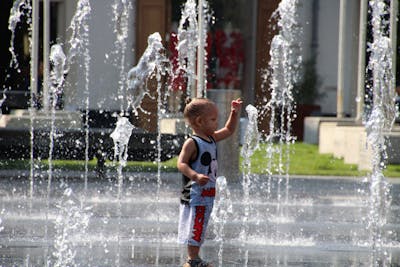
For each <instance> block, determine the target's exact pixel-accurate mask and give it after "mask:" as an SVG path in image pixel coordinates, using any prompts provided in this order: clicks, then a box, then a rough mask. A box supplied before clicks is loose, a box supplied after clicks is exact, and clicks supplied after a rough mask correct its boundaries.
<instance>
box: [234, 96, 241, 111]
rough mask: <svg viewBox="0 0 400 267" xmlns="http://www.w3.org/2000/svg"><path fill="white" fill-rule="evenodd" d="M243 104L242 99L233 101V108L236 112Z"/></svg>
mask: <svg viewBox="0 0 400 267" xmlns="http://www.w3.org/2000/svg"><path fill="white" fill-rule="evenodd" d="M242 103H243V101H242V99H241V98H240V97H239V98H238V99H236V100H232V108H233V109H234V110H238V109H240V107H241V106H242Z"/></svg>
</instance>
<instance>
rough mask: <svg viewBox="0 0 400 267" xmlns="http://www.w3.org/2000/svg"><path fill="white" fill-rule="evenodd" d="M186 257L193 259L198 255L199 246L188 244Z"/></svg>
mask: <svg viewBox="0 0 400 267" xmlns="http://www.w3.org/2000/svg"><path fill="white" fill-rule="evenodd" d="M187 249H188V258H189V259H191V260H193V259H197V258H198V257H199V253H200V247H196V246H191V245H188V248H187Z"/></svg>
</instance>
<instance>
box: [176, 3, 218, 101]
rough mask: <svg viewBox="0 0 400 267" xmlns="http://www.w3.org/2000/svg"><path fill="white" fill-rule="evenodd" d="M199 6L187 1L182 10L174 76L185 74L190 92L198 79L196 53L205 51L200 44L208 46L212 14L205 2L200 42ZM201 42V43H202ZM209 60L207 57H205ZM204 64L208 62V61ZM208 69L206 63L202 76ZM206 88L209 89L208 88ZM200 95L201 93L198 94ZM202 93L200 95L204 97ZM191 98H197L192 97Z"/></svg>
mask: <svg viewBox="0 0 400 267" xmlns="http://www.w3.org/2000/svg"><path fill="white" fill-rule="evenodd" d="M197 15H198V14H197V6H196V1H195V0H187V1H186V2H185V5H184V6H183V8H182V13H181V19H180V21H179V27H178V45H177V50H178V65H179V67H178V69H177V70H176V73H174V75H179V74H180V73H185V74H186V77H187V80H188V82H187V88H188V90H190V88H192V87H193V86H195V81H196V79H197V74H196V51H197V49H205V47H200V43H201V44H204V45H205V46H206V45H207V42H206V39H207V28H208V26H207V25H208V23H209V22H210V21H211V18H212V12H211V10H210V7H209V4H208V2H207V1H203V16H204V20H203V25H202V29H203V34H202V36H203V40H199V38H200V37H199V32H198V27H199V24H198V21H197ZM200 41H201V42H200ZM204 56H205V58H207V55H206V54H205V55H204ZM204 62H207V61H206V60H205V61H204ZM206 68H207V63H205V67H204V68H203V69H204V73H202V74H200V75H203V76H204V77H205V75H206V74H205V71H206ZM204 88H207V87H206V86H205V87H204ZM198 93H199V92H198ZM203 94H204V93H203V92H200V94H199V96H200V95H203ZM191 97H195V96H194V95H192V96H191Z"/></svg>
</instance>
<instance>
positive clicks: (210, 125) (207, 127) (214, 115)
mask: <svg viewBox="0 0 400 267" xmlns="http://www.w3.org/2000/svg"><path fill="white" fill-rule="evenodd" d="M202 128H203V131H204V133H205V134H207V135H213V134H214V132H215V131H216V130H217V128H218V109H217V107H216V106H215V105H213V106H211V107H210V109H209V110H208V111H207V112H206V113H205V114H204V115H203V116H202Z"/></svg>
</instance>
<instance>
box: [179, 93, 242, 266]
mask: <svg viewBox="0 0 400 267" xmlns="http://www.w3.org/2000/svg"><path fill="white" fill-rule="evenodd" d="M241 106H242V100H241V99H240V98H239V99H236V100H233V101H232V103H231V112H230V115H229V118H228V120H227V122H226V124H225V127H223V128H222V129H219V130H217V127H218V109H217V106H216V105H215V103H213V102H212V101H210V100H208V99H206V98H196V99H193V100H191V101H190V102H188V103H187V104H186V107H185V110H184V117H185V119H186V121H187V123H188V124H189V126H190V127H191V128H192V131H193V136H192V137H190V138H188V139H187V140H186V141H185V143H184V144H183V147H182V150H181V153H180V154H179V157H178V163H177V166H178V169H179V171H180V172H181V173H182V176H183V177H182V182H183V190H182V194H181V206H180V212H179V229H178V241H179V242H180V243H182V244H186V245H187V251H188V260H187V262H186V263H185V264H184V265H183V266H184V267H194V266H196V267H197V266H199V267H210V266H212V265H211V264H209V263H207V262H205V261H203V260H202V259H200V257H199V252H200V246H201V245H202V243H203V242H204V238H205V232H206V228H207V225H208V220H209V218H210V215H211V211H212V208H213V204H214V198H215V180H216V178H217V167H218V166H217V145H216V142H218V141H220V140H223V139H225V138H227V137H229V136H230V135H232V134H233V133H234V131H235V129H236V126H237V123H238V117H239V115H240V114H239V113H240V108H241Z"/></svg>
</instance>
